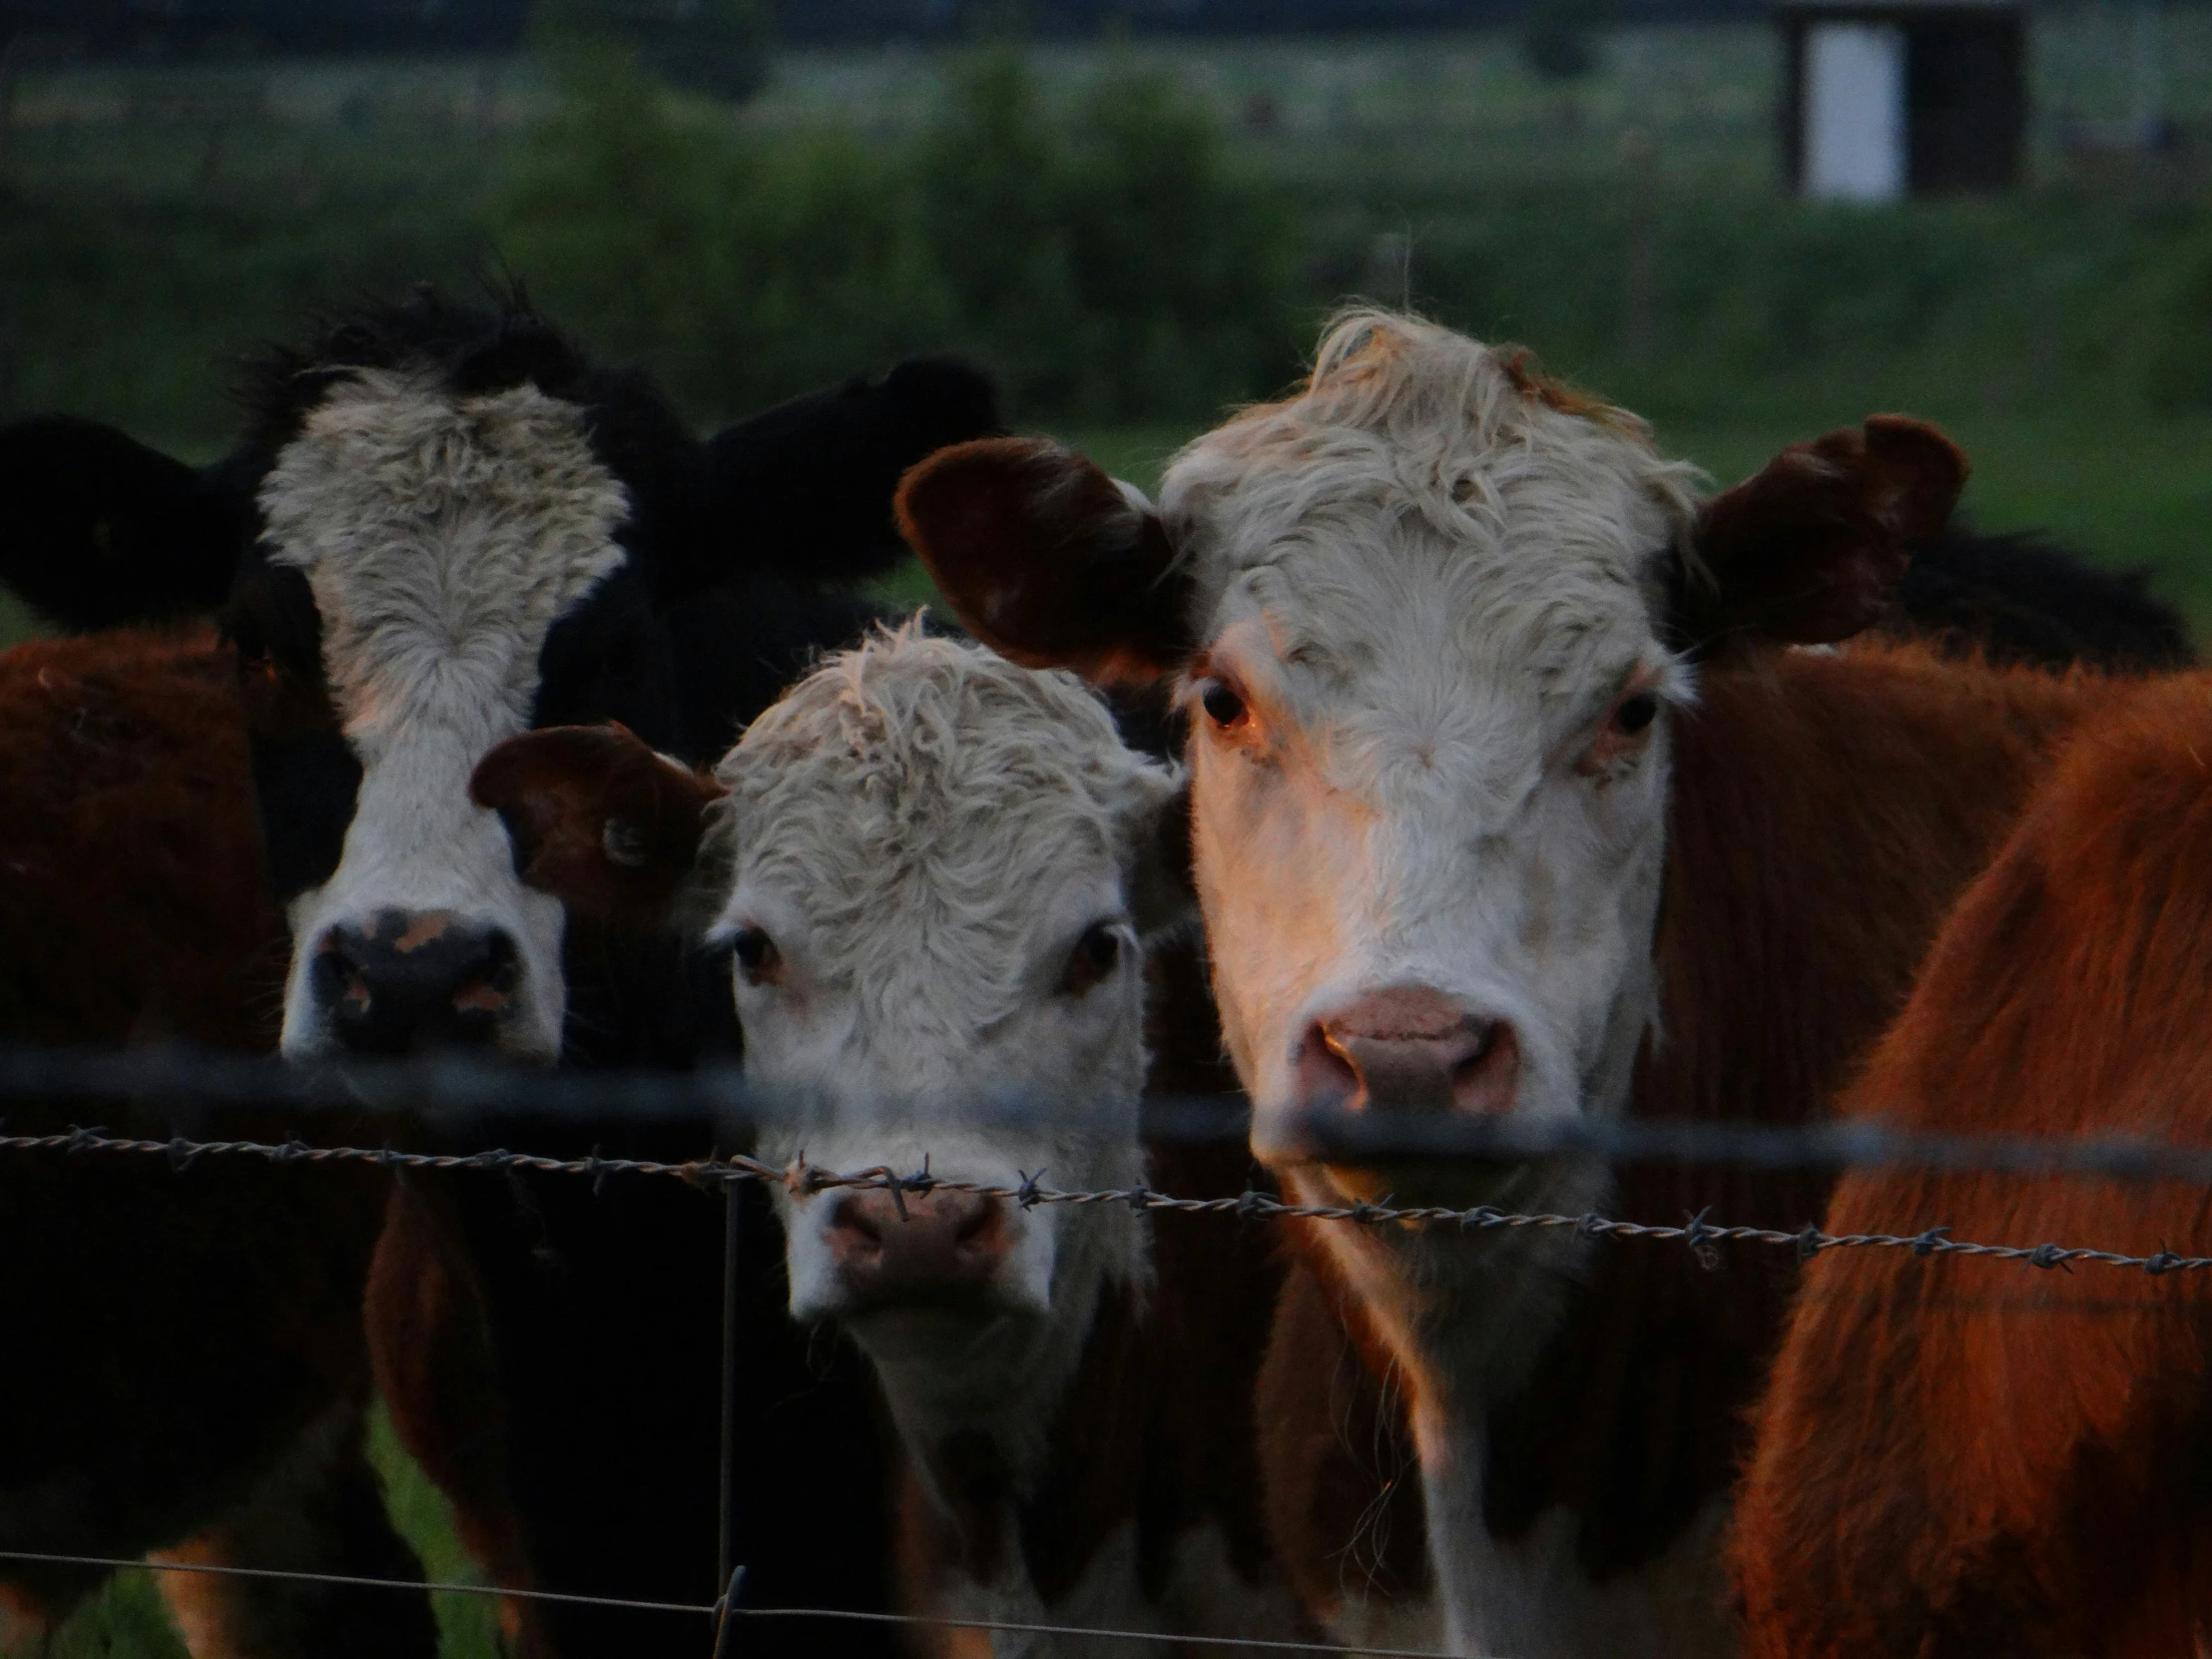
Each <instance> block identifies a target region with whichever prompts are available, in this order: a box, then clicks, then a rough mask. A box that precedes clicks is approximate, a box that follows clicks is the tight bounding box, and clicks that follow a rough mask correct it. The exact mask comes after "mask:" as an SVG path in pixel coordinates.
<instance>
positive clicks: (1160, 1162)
mask: <svg viewBox="0 0 2212 1659" xmlns="http://www.w3.org/2000/svg"><path fill="white" fill-rule="evenodd" d="M476 789H477V794H478V798H479V799H481V800H484V801H486V802H488V803H490V804H492V805H495V806H497V807H498V808H499V809H500V810H501V812H502V814H503V815H504V816H505V817H506V818H507V819H508V821H509V823H510V824H511V825H512V826H514V827H515V829H516V831H517V841H518V844H519V845H521V846H524V847H527V848H529V849H531V852H532V854H533V856H532V857H531V860H530V862H529V863H528V864H527V865H526V869H527V870H528V872H529V873H530V875H531V877H532V878H533V879H535V880H539V881H543V882H546V883H548V884H549V885H551V886H552V887H553V888H554V890H556V891H559V892H562V893H563V894H564V895H566V896H567V897H568V898H569V899H570V901H571V902H572V903H573V904H576V905H578V906H587V905H593V904H597V905H601V906H606V907H612V908H615V909H618V910H624V911H628V912H630V913H638V912H640V911H646V910H650V908H651V907H652V906H653V905H654V904H655V903H661V904H666V903H668V902H669V901H670V900H671V899H672V898H673V897H675V895H677V893H678V892H679V890H680V889H681V888H684V887H686V886H689V887H690V888H691V893H690V896H689V899H688V900H687V901H686V902H688V904H689V907H690V908H691V909H692V910H693V911H694V912H695V913H696V915H697V917H698V919H699V920H701V921H703V922H705V923H706V924H707V925H708V926H709V927H710V929H711V930H712V932H713V933H715V934H719V935H720V936H723V937H727V938H728V939H730V940H731V941H732V944H733V947H734V951H735V974H734V981H735V993H736V1002H737V1008H738V1012H739V1016H740V1019H741V1021H742V1022H743V1024H744V1027H745V1037H746V1047H745V1068H746V1075H747V1078H748V1080H749V1081H750V1082H752V1083H754V1084H756V1085H757V1086H758V1087H760V1088H761V1089H762V1090H763V1091H764V1092H765V1093H766V1094H767V1096H768V1098H769V1100H770V1101H771V1102H773V1103H778V1105H779V1108H780V1109H779V1110H778V1112H777V1115H776V1116H775V1117H774V1119H773V1120H772V1124H771V1126H769V1127H764V1129H763V1131H762V1135H761V1152H762V1155H763V1156H764V1157H767V1158H769V1159H771V1160H772V1161H777V1162H784V1161H798V1160H801V1159H804V1160H805V1161H806V1163H807V1164H809V1165H811V1166H813V1167H815V1168H818V1169H826V1170H861V1169H874V1168H882V1167H888V1168H890V1169H892V1170H895V1171H897V1172H898V1173H900V1174H901V1175H904V1174H907V1173H909V1172H911V1171H914V1170H918V1169H921V1168H922V1167H923V1166H924V1164H926V1166H927V1168H928V1169H929V1171H930V1173H931V1174H932V1175H934V1176H936V1177H938V1178H941V1179H944V1180H950V1181H967V1182H975V1183H981V1184H986V1185H1002V1186H1006V1187H1009V1188H1011V1187H1016V1186H1018V1185H1019V1184H1020V1183H1021V1182H1022V1180H1023V1179H1024V1177H1025V1176H1027V1177H1036V1178H1040V1179H1042V1180H1043V1181H1044V1182H1045V1183H1046V1184H1047V1185H1050V1186H1055V1187H1062V1188H1077V1189H1083V1188H1107V1189H1123V1190H1126V1189H1130V1188H1134V1187H1138V1186H1141V1185H1144V1184H1145V1183H1146V1182H1147V1181H1148V1180H1150V1181H1156V1182H1161V1183H1163V1184H1171V1185H1173V1186H1174V1187H1175V1188H1176V1189H1177V1190H1178V1191H1188V1190H1191V1188H1192V1186H1193V1184H1194V1183H1197V1184H1199V1185H1204V1184H1205V1182H1206V1181H1207V1180H1208V1179H1209V1177H1208V1174H1207V1172H1206V1170H1205V1165H1206V1159H1205V1158H1203V1157H1200V1158H1192V1157H1190V1156H1189V1155H1188V1154H1185V1155H1183V1156H1181V1157H1178V1155H1177V1154H1176V1153H1175V1152H1174V1151H1172V1150H1167V1151H1163V1152H1159V1153H1155V1155H1154V1156H1153V1158H1152V1159H1151V1160H1150V1161H1148V1158H1147V1154H1146V1149H1145V1147H1144V1146H1143V1145H1142V1144H1141V1142H1140V1140H1139V1136H1138V1106H1139V1101H1140V1096H1141V1095H1142V1094H1143V1092H1144V1088H1145V1082H1146V1069H1147V1056H1146V1043H1145V1029H1144V1017H1145V999H1146V989H1145V987H1146V969H1145V958H1146V951H1145V940H1146V939H1147V938H1148V937H1152V936H1156V935H1157V934H1158V933H1159V931H1160V930H1161V929H1162V928H1163V927H1165V926H1168V925H1171V924H1173V923H1174V922H1176V921H1177V920H1179V919H1180V918H1181V917H1183V916H1184V915H1187V914H1188V911H1189V896H1188V890H1187V888H1186V887H1185V885H1184V883H1183V880H1182V874H1183V869H1182V866H1183V862H1184V858H1185V853H1184V850H1183V848H1182V845H1181V841H1182V833H1181V830H1182V821H1181V812H1182V803H1181V799H1180V796H1179V794H1178V781H1177V780H1176V778H1175V777H1174V775H1173V774H1172V772H1171V771H1170V770H1169V769H1167V768H1165V767H1163V766H1161V765H1159V764H1157V763H1154V762H1152V761H1149V760H1147V759H1145V758H1143V757H1141V756H1139V755H1137V754H1134V753H1132V752H1131V751H1130V750H1128V749H1126V748H1124V747H1123V744H1122V742H1121V740H1120V738H1119V737H1117V735H1116V732H1115V728H1114V724H1113V722H1112V720H1111V718H1110V717H1109V716H1108V714H1107V712H1106V710H1105V708H1104V707H1103V706H1102V705H1101V704H1100V702H1099V700H1098V699H1097V698H1096V697H1095V696H1094V695H1093V694H1092V693H1090V692H1088V691H1087V690H1085V689H1084V688H1083V687H1082V685H1081V684H1080V683H1079V682H1077V681H1076V680H1074V679H1073V678H1072V677H1071V676H1068V675H1064V674H1037V673H1032V672H1030V671H1028V670H1025V669H1020V668H1016V667H1013V666H1011V665H1009V664H1007V663H1005V662H1004V661H1002V660H1000V659H999V658H996V657H994V656H992V655H991V654H990V653H988V652H986V651H983V650H981V649H980V648H978V647H975V646H973V645H969V644H965V643H956V642H953V641H949V640H942V639H929V638H925V637H923V636H922V635H921V634H920V633H919V632H918V630H917V629H915V628H913V627H908V628H907V629H904V630H901V631H899V632H897V633H895V634H886V635H883V636H882V637H880V638H878V639H875V640H873V641H870V642H869V643H867V644H866V645H864V646H862V647H860V648H859V649H857V650H853V651H849V652H846V653H843V654H841V655H839V656H836V657H832V658H830V660H828V661H827V662H826V663H825V664H824V665H823V666H822V667H821V668H820V669H819V670H817V671H816V672H815V673H814V674H813V675H811V676H809V677H808V678H807V679H806V680H805V681H803V682H802V683H801V684H800V685H798V686H797V687H795V688H794V689H793V690H792V691H791V692H790V693H788V694H787V695H786V696H785V697H784V699H783V700H782V701H781V702H779V703H778V704H777V705H776V706H775V707H773V708H772V709H770V710H769V711H768V712H767V713H766V714H764V715H763V716H762V717H761V718H760V719H759V720H758V721H756V722H755V723H754V724H753V725H752V726H751V727H750V728H749V729H748V730H747V732H746V734H745V737H744V739H743V741H742V742H740V743H739V744H738V746H737V747H736V748H735V749H733V750H732V751H731V753H730V755H729V757H728V758H727V759H726V760H725V761H724V762H723V763H722V764H721V766H720V767H719V768H717V769H716V772H715V775H714V778H713V780H712V781H709V780H707V779H706V778H704V777H700V778H695V777H694V776H693V775H692V774H690V773H689V772H687V771H685V770H684V769H682V768H679V767H676V766H674V765H673V764H671V763H669V762H667V761H665V760H662V759H660V758H658V757H656V756H655V755H653V753H652V752H651V751H650V750H648V749H647V748H646V747H645V746H644V745H643V744H641V743H639V742H638V741H637V740H636V739H635V738H633V737H631V736H630V735H629V734H627V733H625V732H621V731H620V730H617V729H612V728H593V729H580V730H575V731H565V732H559V731H556V732H539V733H533V734H530V735H529V736H526V737H523V738H519V739H516V740H514V741H512V742H511V743H509V744H507V745H504V746H502V747H501V748H500V749H498V750H496V751H494V752H493V754H492V756H491V757H490V758H489V759H488V760H487V761H486V762H485V763H484V765H483V766H482V767H481V768H479V769H478V772H477V778H476ZM648 824H653V825H659V826H661V827H662V833H661V834H660V837H659V839H658V842H657V843H656V849H655V850H656V856H655V858H654V859H652V860H651V861H648V860H647V859H645V858H642V857H641V858H639V859H637V860H636V861H635V862H633V863H631V864H630V865H628V866H627V867H625V866H623V865H620V864H618V863H616V862H613V861H610V859H609V858H608V856H607V853H606V851H605V850H604V849H605V848H607V847H609V846H616V847H622V846H627V845H630V844H633V843H634V842H635V841H636V840H637V835H636V827H638V826H641V825H648ZM678 824H685V825H689V826H690V827H691V828H690V831H689V833H688V834H679V833H675V832H673V831H672V830H671V828H670V827H672V826H675V825H678ZM695 846H698V847H700V848H701V851H700V855H699V858H698V861H697V865H696V867H694V864H693V858H692V853H693V848H694V847H695ZM631 893H634V894H636V895H637V899H636V901H632V900H631V899H630V898H628V897H626V894H631ZM1237 1162H1238V1163H1241V1159H1240V1160H1237ZM1215 1179H1217V1181H1218V1177H1217V1178H1215ZM1231 1190H1234V1189H1233V1188H1232V1189H1231ZM779 1207H780V1209H781V1210H782V1212H783V1216H784V1219H785V1223H786V1227H787V1230H788V1232H789V1237H790V1281H791V1310H792V1313H793V1315H794V1316H795V1317H796V1318H797V1319H799V1320H800V1321H802V1322H804V1323H807V1324H810V1325H813V1324H820V1323H823V1322H834V1323H835V1324H836V1325H838V1326H841V1327H842V1328H843V1330H844V1331H846V1332H848V1333H849V1334H850V1335H851V1336H852V1338H853V1339H854V1340H855V1341H856V1342H857V1344H858V1346H859V1348H860V1349H861V1350H862V1351H863V1352H864V1353H865V1354H866V1355H867V1358H868V1360H869V1361H870V1362H871V1363H872V1365H873V1367H874V1370H875V1374H876V1376H877V1378H878V1379H879V1380H880V1382H881V1383H882V1385H883V1389H884V1394H885V1397H886V1399H887V1400H888V1403H889V1406H890V1411H891V1415H892V1417H893V1419H894V1420H895V1422H896V1423H897V1426H898V1430H899V1436H900V1439H901V1441H902V1443H903V1445H904V1447H905V1451H906V1468H907V1477H906V1480H905V1489H904V1497H903V1500H902V1520H901V1527H902V1536H903V1539H904V1543H903V1550H902V1558H903V1561H904V1566H905V1575H906V1585H907V1599H908V1601H909V1603H910V1604H911V1605H913V1607H914V1608H915V1610H916V1611H924V1612H929V1613H933V1614H937V1615H939V1616H947V1617H952V1618H964V1619H983V1620H1001V1621H1004V1620H1012V1621H1017V1622H1029V1623H1047V1624H1070V1625H1088V1626H1093V1627H1104V1628H1107V1629H1120V1630H1153V1631H1165V1632H1179V1633H1192V1632H1195V1633H1200V1634H1210V1635H1215V1636H1252V1637H1276V1638H1284V1637H1291V1636H1295V1635H1298V1634H1299V1633H1301V1630H1302V1626H1301V1623H1300V1620H1299V1617H1298V1613H1297V1608H1296V1605H1295V1603H1294V1601H1293V1599H1292V1597H1291V1594H1290V1591H1289V1587H1288V1586H1287V1584H1286V1583H1285V1582H1284V1580H1283V1579H1282V1577H1281V1575H1280V1573H1279V1572H1278V1571H1277V1570H1276V1569H1275V1568H1274V1566H1273V1564H1272V1562H1270V1561H1269V1560H1268V1557H1267V1550H1266V1544H1265V1537H1264V1531H1263V1528H1262V1525H1261V1519H1260V1505H1259V1492H1258V1484H1259V1483H1258V1480H1257V1471H1256V1469H1255V1468H1254V1467H1253V1463H1252V1453H1251V1446H1252V1437H1253V1423H1252V1417H1251V1412H1252V1402H1253V1393H1254V1383H1255V1377H1256V1373H1257V1370H1258V1366H1259V1362H1260V1358H1261V1354H1262V1350H1263V1347H1264V1343H1265V1338H1266V1329H1267V1313H1268V1310H1269V1308H1270V1306H1271V1305H1272V1302H1273V1299H1274V1295H1275V1292H1276V1286H1277V1283H1278V1281H1279V1279H1280V1269H1279V1268H1278V1267H1277V1266H1276V1265H1275V1264H1274V1263H1273V1262H1271V1261H1270V1260H1269V1257H1268V1252H1267V1249H1266V1244H1265V1241H1255V1240H1253V1239H1251V1238H1250V1237H1247V1236H1240V1235H1239V1233H1238V1224H1237V1223H1236V1222H1235V1221H1233V1220H1230V1219H1228V1218H1193V1217H1182V1216H1176V1217H1169V1216H1160V1215H1147V1214H1143V1213H1140V1212H1138V1211H1136V1210H1134V1209H1132V1208H1130V1207H1129V1206H1127V1205H1121V1204H1114V1205H1085V1206H1065V1205H1052V1204H1044V1205H1038V1206H1035V1207H1030V1208H1025V1207H1023V1206H1021V1205H1019V1204H1016V1203H1012V1202H1009V1201H1008V1200H1006V1199H1003V1198H997V1197H989V1196H981V1195H972V1194H965V1193H959V1192H954V1191H948V1190H945V1189H943V1188H935V1189H932V1190H929V1191H925V1192H903V1193H894V1192H890V1191H885V1190H882V1189H880V1188H834V1187H833V1188H830V1189H827V1190H822V1189H817V1188H812V1187H810V1186H808V1185H807V1184H806V1183H805V1182H804V1181H800V1182H797V1183H794V1184H789V1185H787V1187H786V1188H785V1189H784V1191H783V1193H782V1196H781V1198H780V1201H779ZM1109 1649H1111V1650H1112V1651H1116V1652H1119V1651H1121V1648H1120V1647H1118V1646H1114V1645H1113V1644H1104V1645H1101V1644H1099V1643H1097V1642H1094V1641H1087V1640H1080V1639H1071V1641H1070V1642H1068V1643H1061V1642H1058V1641H1054V1640H1050V1639H1042V1640H1039V1639H1031V1638H1026V1637H1021V1636H1015V1635H1006V1636H1001V1637H1000V1638H998V1640H997V1645H996V1646H995V1647H993V1646H990V1645H989V1644H987V1643H984V1642H982V1641H981V1639H980V1638H977V1637H975V1636H974V1635H972V1634H969V1635H966V1636H953V1637H948V1638H945V1639H944V1640H943V1642H942V1643H940V1644H939V1646H938V1647H937V1649H935V1650H937V1651H945V1652H993V1651H995V1652H1000V1653H1017V1652H1018V1653H1033V1654H1048V1653H1061V1652H1067V1653H1083V1654H1087V1653H1094V1652H1105V1651H1108V1650H1109ZM1130 1651H1132V1652H1134V1651H1136V1649H1135V1648H1134V1647H1131V1649H1130Z"/></svg>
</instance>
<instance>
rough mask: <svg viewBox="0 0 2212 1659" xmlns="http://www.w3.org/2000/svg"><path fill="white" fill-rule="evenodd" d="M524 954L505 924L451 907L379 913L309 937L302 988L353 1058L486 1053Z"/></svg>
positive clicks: (509, 1004) (511, 1005) (511, 1000)
mask: <svg viewBox="0 0 2212 1659" xmlns="http://www.w3.org/2000/svg"><path fill="white" fill-rule="evenodd" d="M521 980H522V952H521V949H520V947H519V946H518V945H517V944H516V942H515V938H514V935H513V934H511V933H509V932H508V931H507V930H506V929H505V928H503V927H497V926H492V925H488V924H485V923H482V922H475V921H468V920H464V919H463V918H462V917H460V916H458V915H456V914H455V913H454V912H453V911H451V910H401V909H385V910H379V911H377V912H375V913H374V914H373V915H371V916H370V917H368V918H367V920H365V921H359V922H351V921H344V922H338V923H335V924H333V925H332V926H330V927H329V928H327V929H325V930H324V932H323V933H322V936H321V937H320V938H318V939H317V940H316V941H315V945H314V951H313V955H312V957H311V959H310V966H309V973H308V986H309V989H310V993H311V995H312V996H313V998H314V1001H315V1005H316V1008H317V1009H318V1011H319V1012H320V1013H321V1015H322V1018H323V1021H324V1023H325V1027H326V1029H327V1030H328V1031H329V1033H330V1037H331V1039H332V1041H333V1042H334V1043H335V1044H336V1045H337V1046H338V1047H339V1048H341V1049H343V1050H345V1051H346V1052H348V1053H353V1054H410V1053H414V1052H416V1051H418V1050H422V1049H433V1048H471V1047H484V1046H487V1045H489V1044H491V1043H493V1042H494V1041H496V1040H497V1039H498V1036H499V1033H500V1030H501V1028H502V1026H504V1025H505V1024H506V1023H507V1021H508V1020H509V1019H510V1017H511V1016H512V1014H513V1012H514V1009H515V1003H516V994H515V993H516V991H517V989H518V988H519V986H520V984H521Z"/></svg>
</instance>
